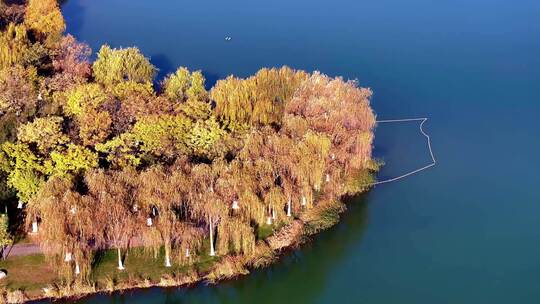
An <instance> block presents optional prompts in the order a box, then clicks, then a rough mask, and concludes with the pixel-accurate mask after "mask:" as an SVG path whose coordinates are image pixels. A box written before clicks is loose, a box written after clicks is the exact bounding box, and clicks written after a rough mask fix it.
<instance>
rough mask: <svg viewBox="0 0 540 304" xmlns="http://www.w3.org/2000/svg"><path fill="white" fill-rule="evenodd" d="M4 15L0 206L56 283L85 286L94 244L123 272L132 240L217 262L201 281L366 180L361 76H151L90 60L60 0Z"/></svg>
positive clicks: (4, 10) (176, 260)
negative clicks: (209, 81) (212, 79)
mask: <svg viewBox="0 0 540 304" xmlns="http://www.w3.org/2000/svg"><path fill="white" fill-rule="evenodd" d="M0 18H1V19H0V130H1V132H0V143H1V146H0V180H1V181H0V183H1V185H0V191H1V199H2V202H3V203H4V204H11V205H13V206H17V205H18V207H19V209H17V210H18V212H20V213H21V214H23V215H24V227H25V230H26V231H29V232H30V233H33V237H34V238H35V239H36V240H37V241H38V242H39V244H40V246H41V248H42V251H43V253H44V254H45V255H46V256H47V257H48V261H49V263H51V264H52V265H54V269H56V271H58V273H59V276H60V277H61V278H62V282H63V284H67V285H69V284H75V283H80V284H83V283H88V281H89V278H90V277H91V274H92V271H93V267H92V265H93V261H94V257H95V255H96V253H97V252H100V251H103V250H115V251H116V252H117V256H118V262H117V270H115V271H127V269H129V267H130V265H129V264H125V263H123V261H124V259H123V257H124V255H125V252H126V250H128V249H129V248H131V247H135V246H137V247H145V248H147V249H149V251H153V252H159V251H162V252H164V254H163V255H162V259H163V260H162V263H163V265H165V266H166V267H177V266H187V265H190V264H192V263H194V261H196V260H197V259H198V257H201V256H213V257H216V265H215V266H214V268H212V269H210V270H209V271H208V272H206V273H205V274H204V275H205V276H206V278H207V279H212V278H216V279H218V278H220V277H222V276H225V275H226V274H225V273H224V272H223V271H221V272H220V270H219V265H224V263H225V264H227V263H228V264H227V265H235V267H240V268H249V267H257V266H260V265H263V264H265V263H267V262H268V261H269V260H270V259H271V257H272V256H273V255H274V254H275V253H276V252H278V251H279V250H280V249H282V248H284V247H287V246H290V245H292V244H293V243H295V242H298V241H299V238H300V237H301V235H305V234H312V233H315V232H316V231H318V230H320V229H324V228H326V227H327V226H329V225H331V224H333V223H335V221H336V218H337V214H339V212H341V211H342V210H343V209H344V205H343V203H341V202H340V199H341V198H342V197H343V196H345V195H353V194H356V193H359V192H361V191H364V190H366V189H367V188H368V187H369V185H370V183H372V182H373V178H372V174H371V173H372V172H373V171H375V170H377V164H376V162H374V161H373V160H372V157H371V149H372V140H373V128H374V125H375V117H374V114H373V112H372V110H371V108H370V105H369V98H370V96H371V91H370V90H369V89H364V88H359V87H358V86H357V84H356V82H354V81H344V80H343V79H341V78H339V77H338V78H331V77H328V76H325V75H323V74H321V73H319V72H314V73H306V72H304V71H298V70H294V69H291V68H288V67H282V68H271V69H266V68H265V69H261V70H260V71H258V72H257V73H256V74H255V75H253V76H251V77H248V78H245V79H242V78H238V77H234V76H229V77H227V78H225V79H222V80H219V81H217V83H216V84H215V85H214V86H213V87H212V88H211V89H209V90H207V88H206V85H205V78H204V75H203V74H202V73H201V71H189V70H188V69H186V68H179V69H178V70H177V71H176V72H175V73H173V74H170V75H168V76H167V77H166V78H165V79H163V80H162V81H156V80H155V75H156V68H155V67H154V66H153V65H152V64H151V61H150V59H148V58H146V57H145V56H144V55H143V54H141V52H140V51H139V50H138V49H137V48H121V49H115V48H111V47H109V46H106V45H105V46H103V47H102V48H101V49H100V50H99V52H98V53H97V59H96V60H95V61H94V62H90V59H89V56H90V54H91V50H90V48H89V47H88V46H87V45H85V44H83V43H80V42H78V41H76V39H74V38H73V37H72V36H70V35H64V30H65V24H64V20H63V17H62V14H61V12H60V9H59V7H58V3H57V2H56V0H29V1H28V3H26V4H25V5H24V6H16V5H11V4H10V5H8V4H6V3H4V2H3V0H0ZM13 209H16V208H15V207H13ZM19 218H23V217H19ZM15 225H16V223H15ZM156 256H157V255H156ZM218 262H219V263H218ZM218 264H219V265H218Z"/></svg>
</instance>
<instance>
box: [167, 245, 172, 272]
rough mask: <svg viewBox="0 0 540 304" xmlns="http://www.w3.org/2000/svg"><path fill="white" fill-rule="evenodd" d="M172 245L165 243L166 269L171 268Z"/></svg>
mask: <svg viewBox="0 0 540 304" xmlns="http://www.w3.org/2000/svg"><path fill="white" fill-rule="evenodd" d="M170 255H171V245H170V244H169V242H165V267H171V266H172V265H171V257H170Z"/></svg>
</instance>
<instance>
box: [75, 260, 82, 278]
mask: <svg viewBox="0 0 540 304" xmlns="http://www.w3.org/2000/svg"><path fill="white" fill-rule="evenodd" d="M75 274H76V275H79V274H81V268H80V267H79V261H77V260H75Z"/></svg>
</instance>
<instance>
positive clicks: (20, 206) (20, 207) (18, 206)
mask: <svg viewBox="0 0 540 304" xmlns="http://www.w3.org/2000/svg"><path fill="white" fill-rule="evenodd" d="M22 208H23V202H22V201H19V204H17V209H22Z"/></svg>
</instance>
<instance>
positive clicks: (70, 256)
mask: <svg viewBox="0 0 540 304" xmlns="http://www.w3.org/2000/svg"><path fill="white" fill-rule="evenodd" d="M72 259H73V257H72V255H71V252H66V257H65V258H64V262H71V260H72Z"/></svg>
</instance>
